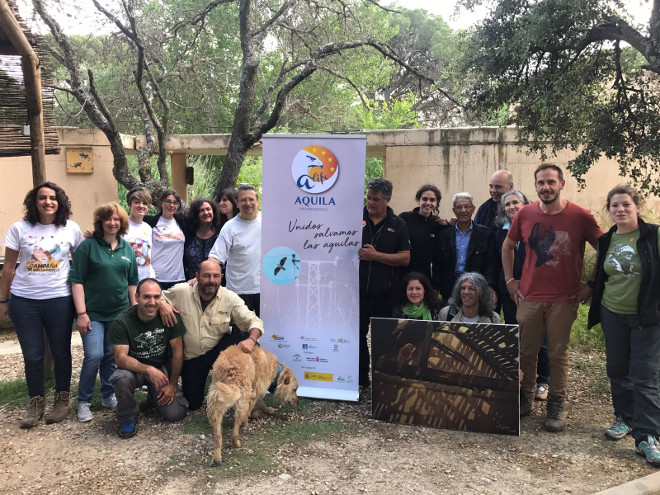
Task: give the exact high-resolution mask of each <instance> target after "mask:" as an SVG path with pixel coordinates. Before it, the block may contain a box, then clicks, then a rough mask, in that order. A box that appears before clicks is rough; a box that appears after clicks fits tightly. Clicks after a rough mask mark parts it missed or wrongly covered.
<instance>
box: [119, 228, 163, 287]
mask: <svg viewBox="0 0 660 495" xmlns="http://www.w3.org/2000/svg"><path fill="white" fill-rule="evenodd" d="M151 236H152V231H151V227H150V226H149V224H147V223H146V222H142V223H139V224H138V223H135V222H132V221H131V220H129V221H128V232H126V235H125V236H124V240H126V241H127V242H128V243H129V244H130V245H131V247H132V248H133V252H134V253H135V261H136V262H137V266H138V278H139V279H140V280H143V279H145V278H156V274H155V272H154V267H153V266H151Z"/></svg>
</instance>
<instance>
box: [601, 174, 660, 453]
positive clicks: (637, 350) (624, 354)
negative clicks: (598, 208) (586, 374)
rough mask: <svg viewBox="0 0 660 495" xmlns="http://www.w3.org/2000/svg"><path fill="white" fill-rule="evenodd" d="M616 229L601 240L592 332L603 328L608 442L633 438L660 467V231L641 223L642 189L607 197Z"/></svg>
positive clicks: (614, 191)
mask: <svg viewBox="0 0 660 495" xmlns="http://www.w3.org/2000/svg"><path fill="white" fill-rule="evenodd" d="M606 207H607V211H608V213H609V214H610V217H611V218H612V222H613V223H614V225H613V226H612V228H611V229H610V230H609V232H607V233H606V234H603V235H602V236H601V237H600V238H599V239H598V257H597V261H596V267H595V270H594V272H595V274H594V275H592V277H593V278H592V280H591V281H590V282H589V285H590V286H591V287H592V289H593V294H592V301H591V307H590V309H589V321H588V327H589V328H591V327H593V326H594V325H596V324H597V323H600V324H601V326H602V329H603V334H604V335H605V354H606V360H607V362H606V370H607V376H608V377H609V379H610V384H611V389H612V404H613V406H614V415H615V420H614V423H613V424H612V426H610V427H609V428H608V429H607V430H605V432H604V435H605V438H607V439H609V440H620V439H621V438H623V437H625V436H626V435H628V434H629V433H630V434H632V437H633V438H634V439H635V451H636V453H637V454H638V455H640V456H643V457H645V458H646V461H647V462H648V463H649V464H652V465H654V466H660V444H659V443H658V436H659V435H660V255H659V252H660V229H659V228H658V225H654V224H651V223H646V222H645V221H644V220H643V219H642V218H640V210H641V207H642V200H641V197H640V195H639V192H637V190H636V189H635V188H633V187H631V186H629V185H620V186H616V187H615V188H613V189H612V190H611V191H610V192H609V193H608V194H607V203H606Z"/></svg>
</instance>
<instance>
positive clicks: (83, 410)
mask: <svg viewBox="0 0 660 495" xmlns="http://www.w3.org/2000/svg"><path fill="white" fill-rule="evenodd" d="M90 405H91V404H90V403H89V402H78V421H80V422H81V423H87V422H88V421H91V420H92V418H93V417H94V416H92V411H90V410H89V406H90Z"/></svg>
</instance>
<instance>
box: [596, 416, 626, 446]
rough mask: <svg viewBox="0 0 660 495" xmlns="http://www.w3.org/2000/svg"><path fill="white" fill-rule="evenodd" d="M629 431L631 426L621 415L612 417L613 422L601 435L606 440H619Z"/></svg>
mask: <svg viewBox="0 0 660 495" xmlns="http://www.w3.org/2000/svg"><path fill="white" fill-rule="evenodd" d="M631 431H632V428H631V427H630V426H628V425H627V424H626V422H625V421H624V420H623V418H622V417H621V416H617V417H615V418H614V423H612V426H610V427H609V428H608V429H607V430H605V432H604V433H603V436H604V437H605V438H607V439H608V440H621V439H622V438H623V437H625V436H626V435H627V434H628V433H630V432H631Z"/></svg>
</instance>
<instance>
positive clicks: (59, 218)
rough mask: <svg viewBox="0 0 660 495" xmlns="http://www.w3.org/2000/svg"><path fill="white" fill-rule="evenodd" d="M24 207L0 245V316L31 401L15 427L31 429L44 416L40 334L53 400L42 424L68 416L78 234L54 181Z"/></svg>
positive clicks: (29, 195)
mask: <svg viewBox="0 0 660 495" xmlns="http://www.w3.org/2000/svg"><path fill="white" fill-rule="evenodd" d="M23 205H24V206H25V216H24V217H23V220H22V221H20V222H16V223H14V224H13V225H12V226H11V227H10V228H9V230H8V231H7V234H6V235H5V238H4V241H3V245H4V246H5V264H4V267H3V269H2V279H1V281H0V314H3V315H5V316H6V315H7V314H8V315H9V317H10V318H11V321H12V323H13V324H14V328H15V329H16V335H17V336H18V341H19V342H20V344H21V350H22V352H23V362H24V365H25V380H26V381H27V387H28V395H29V397H30V403H29V405H28V410H27V413H26V415H25V416H24V417H23V420H22V421H21V423H20V424H21V428H32V427H33V426H36V425H37V424H38V422H39V420H40V419H41V418H42V417H43V415H44V394H45V386H44V352H45V341H44V333H45V335H46V338H47V339H48V343H49V345H50V351H51V354H52V356H53V366H54V370H55V402H54V405H53V409H52V410H51V412H50V413H48V415H47V416H46V423H57V422H59V421H62V420H63V419H64V418H65V417H66V415H67V413H68V412H69V389H70V386H71V325H72V323H73V316H74V309H73V301H72V298H71V285H70V284H69V282H68V281H67V279H68V276H69V267H70V265H69V255H70V254H73V253H74V252H75V251H76V250H77V249H78V246H79V245H80V243H81V242H82V234H81V232H80V227H79V226H78V224H76V223H75V222H73V221H72V220H69V217H70V216H71V203H70V201H69V198H68V197H67V195H66V193H65V192H64V190H63V189H62V188H61V187H59V186H58V185H57V184H54V183H53V182H42V183H41V184H38V185H37V186H36V187H34V189H32V190H31V191H30V192H28V193H27V195H26V196H25V201H23ZM19 257H20V261H21V263H20V265H18V267H16V263H17V261H18V259H19ZM10 289H11V290H10ZM10 292H11V295H10Z"/></svg>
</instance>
